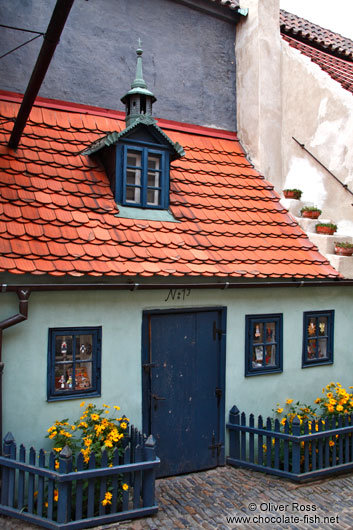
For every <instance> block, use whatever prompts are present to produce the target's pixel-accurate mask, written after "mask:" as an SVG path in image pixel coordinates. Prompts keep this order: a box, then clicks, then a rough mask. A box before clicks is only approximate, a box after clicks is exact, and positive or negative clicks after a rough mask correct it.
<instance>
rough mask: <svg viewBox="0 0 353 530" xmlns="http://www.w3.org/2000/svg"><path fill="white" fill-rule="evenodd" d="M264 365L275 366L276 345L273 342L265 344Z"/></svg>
mask: <svg viewBox="0 0 353 530" xmlns="http://www.w3.org/2000/svg"><path fill="white" fill-rule="evenodd" d="M265 364H266V366H275V364H276V346H275V345H274V344H272V345H270V346H266V357H265Z"/></svg>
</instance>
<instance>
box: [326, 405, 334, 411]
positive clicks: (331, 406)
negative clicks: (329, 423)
mask: <svg viewBox="0 0 353 530" xmlns="http://www.w3.org/2000/svg"><path fill="white" fill-rule="evenodd" d="M327 410H328V411H329V412H333V411H334V410H335V408H334V406H333V405H329V406H328V407H327Z"/></svg>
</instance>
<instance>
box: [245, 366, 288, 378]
mask: <svg viewBox="0 0 353 530" xmlns="http://www.w3.org/2000/svg"><path fill="white" fill-rule="evenodd" d="M282 372H283V368H271V370H256V371H255V370H254V371H253V372H247V373H246V374H245V377H252V376H254V375H271V374H281V373H282Z"/></svg>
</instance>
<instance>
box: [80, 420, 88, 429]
mask: <svg viewBox="0 0 353 530" xmlns="http://www.w3.org/2000/svg"><path fill="white" fill-rule="evenodd" d="M87 427H88V424H87V423H86V422H85V421H81V422H80V423H79V424H78V428H79V429H80V428H84V429H87Z"/></svg>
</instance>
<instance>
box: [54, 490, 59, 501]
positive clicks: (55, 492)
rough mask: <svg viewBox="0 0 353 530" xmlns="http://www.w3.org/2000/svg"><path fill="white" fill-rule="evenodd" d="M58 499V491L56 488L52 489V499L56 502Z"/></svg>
mask: <svg viewBox="0 0 353 530" xmlns="http://www.w3.org/2000/svg"><path fill="white" fill-rule="evenodd" d="M58 499H59V492H58V490H54V501H55V502H58Z"/></svg>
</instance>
